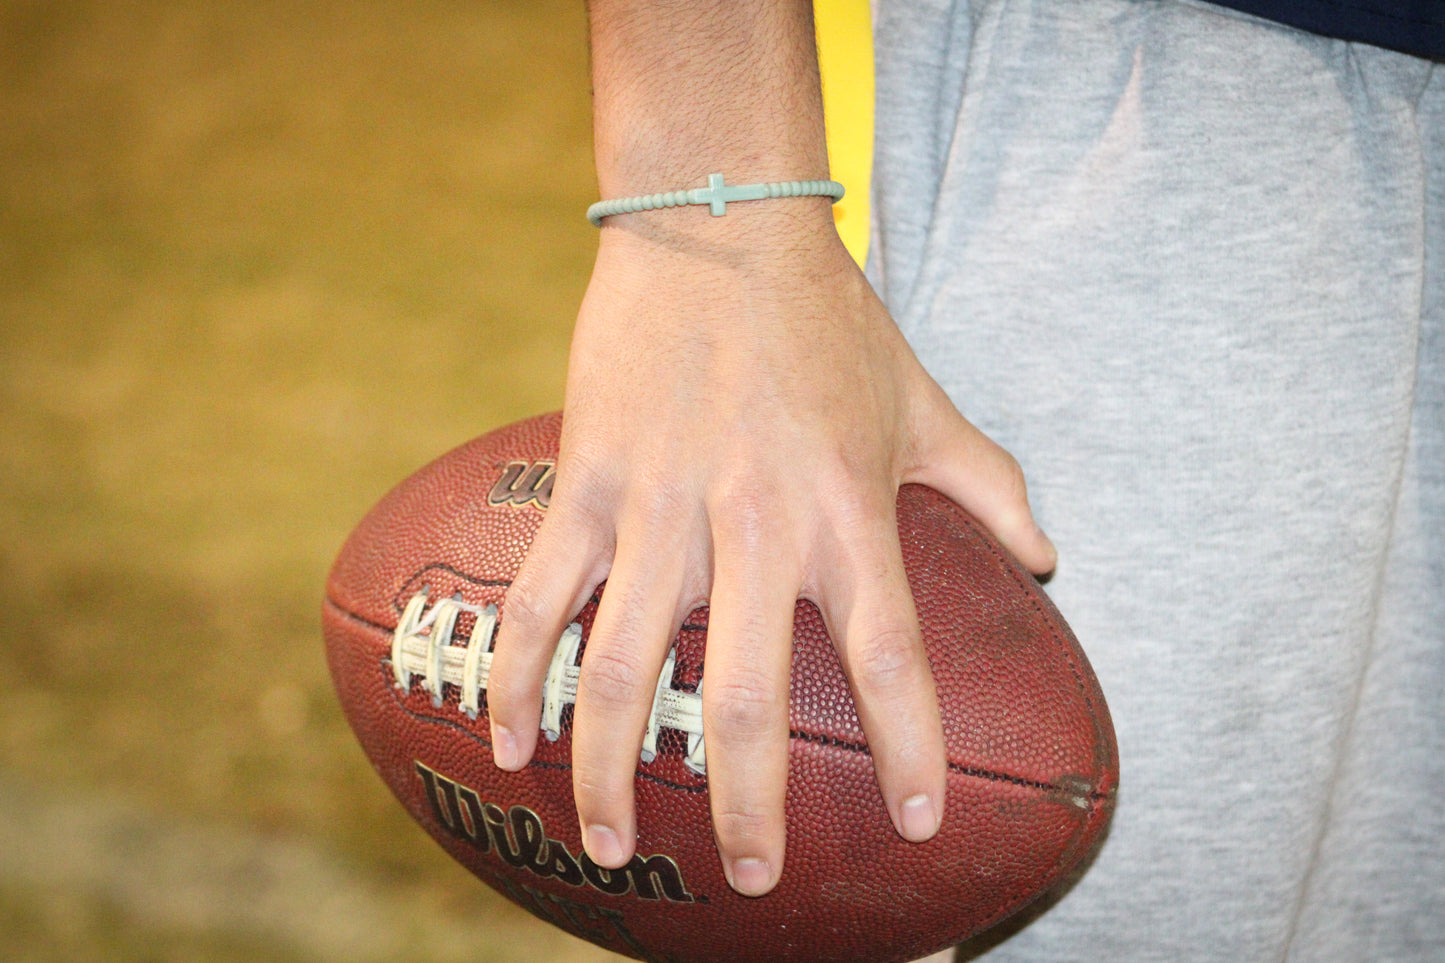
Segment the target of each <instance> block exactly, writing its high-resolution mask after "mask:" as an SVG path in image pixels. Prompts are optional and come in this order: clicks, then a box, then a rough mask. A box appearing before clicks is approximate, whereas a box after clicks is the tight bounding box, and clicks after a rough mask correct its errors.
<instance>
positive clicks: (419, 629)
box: [324, 414, 1118, 963]
mask: <svg viewBox="0 0 1445 963" xmlns="http://www.w3.org/2000/svg"><path fill="white" fill-rule="evenodd" d="M560 426H561V418H560V416H559V415H555V414H553V415H547V416H543V417H540V418H533V419H530V420H527V421H523V422H520V423H518V424H515V425H511V426H509V427H506V428H502V429H500V430H498V431H495V432H492V433H491V434H489V435H485V436H483V437H481V438H478V439H477V440H475V441H473V442H471V443H470V444H467V445H464V446H462V447H461V448H458V449H456V450H455V451H453V452H451V453H450V454H447V455H445V456H443V457H442V458H441V459H439V460H438V461H436V462H434V463H432V464H431V465H429V466H427V467H426V468H424V469H422V470H421V471H419V472H418V473H416V474H415V475H413V476H412V477H411V478H409V479H407V480H406V481H404V482H402V484H401V485H400V486H398V487H397V488H396V489H395V490H394V491H392V492H391V493H390V494H389V495H387V496H386V497H385V498H384V499H383V500H382V501H381V503H380V504H378V505H377V506H376V507H375V508H374V509H373V510H372V511H371V513H370V514H369V515H367V516H366V518H365V519H364V520H363V521H362V522H361V525H360V526H359V527H358V528H357V529H356V531H355V532H354V533H353V534H352V535H351V537H350V539H349V540H348V541H347V543H346V545H345V547H343V548H342V550H341V555H340V557H339V558H337V560H336V565H335V567H334V568H333V569H332V572H331V576H330V579H329V581H328V583H327V587H326V602H325V609H324V625H325V634H326V651H327V657H328V660H329V662H330V666H331V673H332V677H333V678H334V680H335V682H336V688H337V691H338V693H339V694H340V697H341V704H342V706H343V707H344V709H345V711H346V715H347V717H348V718H349V719H350V721H351V725H352V727H353V728H354V729H355V731H356V735H357V738H358V739H360V741H361V744H362V746H363V748H364V749H365V750H366V754H367V755H368V756H369V757H370V758H371V761H372V763H373V764H374V765H375V766H376V769H377V771H378V772H379V773H380V774H381V777H382V779H384V780H385V781H386V783H387V785H388V786H390V787H391V790H392V791H393V792H394V793H395V794H396V796H397V798H398V799H400V800H401V802H402V804H403V805H405V806H406V808H407V809H408V810H409V811H410V812H411V814H412V816H413V817H415V818H416V820H417V821H418V822H420V823H421V824H422V826H424V827H425V828H426V830H427V831H428V832H429V833H431V835H432V836H433V837H435V838H436V840H437V841H438V842H439V843H441V845H442V846H443V847H445V848H446V850H447V851H448V852H450V853H451V854H452V855H453V856H454V857H455V858H456V859H458V860H460V861H461V862H462V863H463V864H464V865H465V866H466V867H467V868H468V869H470V870H471V871H472V872H474V873H475V874H476V875H477V876H479V877H481V879H482V880H483V881H484V882H486V883H487V884H489V885H490V886H492V887H494V888H496V889H497V890H499V891H500V892H502V893H504V894H505V895H507V896H508V897H510V898H511V899H513V900H515V901H516V902H517V903H519V904H521V905H522V906H523V907H525V908H526V909H528V910H530V911H531V912H532V913H534V914H536V915H537V916H539V917H541V918H542V919H545V920H547V921H549V922H551V923H554V924H556V925H557V926H560V927H562V928H563V929H565V930H567V931H569V932H571V933H575V934H576V935H577V936H580V937H582V938H583V939H587V940H591V941H592V942H594V943H597V944H598V945H600V946H603V947H606V948H607V949H610V950H614V951H616V952H619V953H623V954H627V955H630V956H633V957H636V958H638V959H643V960H659V961H661V960H671V961H678V963H682V961H705V960H715V961H728V963H741V961H748V960H767V961H782V960H807V961H823V960H834V961H848V963H857V961H907V960H913V959H916V958H917V957H920V956H923V955H925V954H927V953H930V952H934V951H936V950H939V949H942V948H944V947H946V946H949V945H951V944H953V943H956V942H958V941H960V940H962V939H964V938H966V937H968V936H970V935H972V934H974V933H977V932H979V931H980V930H982V929H984V928H986V927H988V926H990V925H992V924H994V923H996V922H998V921H999V920H1001V919H1003V918H1004V917H1006V916H1009V915H1010V914H1012V913H1014V912H1015V911H1016V910H1018V909H1020V908H1021V907H1023V906H1025V905H1026V904H1028V903H1029V902H1030V901H1032V900H1034V899H1035V898H1036V897H1038V896H1039V895H1040V894H1041V893H1043V892H1045V891H1046V890H1047V889H1049V888H1050V887H1051V886H1052V885H1054V884H1056V883H1058V882H1059V881H1060V880H1061V879H1062V878H1063V877H1064V876H1065V875H1066V874H1068V872H1069V871H1070V870H1071V869H1072V868H1073V867H1075V866H1076V865H1077V864H1078V863H1079V861H1080V860H1081V859H1082V858H1083V857H1084V856H1085V855H1086V854H1088V853H1089V851H1090V850H1091V849H1092V847H1093V846H1094V844H1095V843H1096V842H1097V841H1098V839H1099V837H1100V833H1101V832H1102V830H1103V829H1104V827H1105V825H1106V824H1107V822H1108V819H1109V814H1110V812H1111V811H1112V809H1113V801H1114V793H1115V787H1116V784H1117V781H1118V763H1117V758H1116V750H1115V744H1114V732H1113V726H1112V724H1111V722H1110V719H1109V713H1108V710H1107V708H1106V707H1105V705H1104V697H1103V694H1102V693H1101V692H1100V690H1099V685H1098V682H1097V680H1096V679H1095V678H1094V674H1093V671H1092V670H1091V669H1090V667H1089V663H1088V661H1087V660H1086V659H1085V657H1084V653H1083V651H1082V650H1081V649H1080V648H1079V645H1078V642H1077V641H1076V640H1075V639H1074V636H1073V634H1072V633H1071V632H1070V631H1069V628H1068V626H1067V625H1065V623H1064V621H1063V619H1062V618H1061V617H1060V616H1059V614H1058V612H1057V611H1056V610H1055V609H1054V607H1053V605H1052V604H1051V603H1050V602H1049V600H1048V598H1047V596H1045V595H1044V593H1043V592H1042V591H1041V590H1040V589H1039V587H1038V585H1037V584H1036V583H1035V581H1034V579H1033V578H1032V577H1031V576H1030V575H1029V574H1028V573H1027V572H1025V571H1024V570H1023V569H1022V568H1021V567H1020V566H1019V564H1018V563H1017V562H1015V561H1014V559H1013V558H1012V557H1011V556H1010V555H1009V554H1008V553H1007V552H1005V551H1004V550H1003V549H1002V548H1000V547H999V545H998V543H997V542H995V541H994V539H993V538H992V537H991V536H990V535H989V534H988V533H986V532H985V531H984V530H983V529H982V528H981V527H980V526H979V525H978V524H977V523H976V522H975V521H974V520H973V519H972V518H971V517H970V516H969V515H968V514H967V513H965V512H964V511H963V510H962V509H960V508H959V507H958V506H956V505H954V504H953V503H952V502H950V501H949V500H948V499H946V498H944V497H943V496H942V495H939V494H938V493H936V492H934V491H932V490H931V489H928V488H923V487H921V486H917V485H907V486H904V488H903V489H902V491H900V492H899V495H898V526H899V532H900V535H901V537H902V543H903V555H904V562H905V565H906V567H907V571H908V576H909V582H910V584H911V585H912V587H913V595H914V598H915V600H916V602H917V606H918V613H919V618H920V620H921V623H922V628H923V637H924V640H925V642H926V644H927V649H928V656H929V659H930V661H931V663H932V666H933V674H934V678H935V680H936V681H937V684H938V693H939V702H940V708H941V710H942V714H943V724H944V730H945V733H946V745H947V749H948V768H949V772H948V801H947V807H946V811H945V816H944V819H943V826H942V829H941V830H940V832H939V834H938V835H937V836H936V837H935V838H934V839H932V840H931V841H929V842H927V843H923V844H914V843H908V842H905V841H904V840H903V839H902V838H900V837H899V835H898V834H897V833H896V832H895V831H894V829H893V826H892V824H891V823H890V822H889V818H888V813H887V811H886V810H885V808H884V805H883V799H882V796H881V795H880V793H879V790H878V784H877V781H876V778H875V776H874V772H873V762H872V758H871V757H870V756H869V753H868V742H867V739H866V738H865V737H864V735H863V731H862V729H861V727H860V726H859V723H858V719H857V716H856V714H855V712H854V708H853V702H852V698H851V697H850V695H849V691H848V685H847V683H846V681H845V680H844V676H843V671H842V668H841V667H840V664H839V661H838V657H837V655H836V653H835V652H834V649H833V646H832V643H831V642H830V641H829V639H828V635H827V633H826V632H825V631H824V628H823V622H822V619H821V618H820V616H819V614H818V612H817V610H816V609H815V608H813V606H812V605H810V604H808V603H806V602H799V603H798V606H797V612H796V620H795V624H794V634H795V644H794V648H793V662H792V683H791V684H792V706H791V725H790V727H791V730H792V742H791V747H790V764H791V768H790V771H789V778H788V793H787V825H788V837H787V846H788V855H787V859H786V861H785V864H784V868H783V873H782V877H781V879H780V881H779V882H778V885H777V887H776V888H775V889H774V890H773V891H772V892H771V893H770V894H768V895H767V896H763V897H761V898H749V897H744V896H739V895H737V894H736V893H734V892H733V891H732V890H730V889H729V888H728V886H727V883H726V882H725V880H724V878H723V873H722V867H721V864H720V862H719V859H718V854H717V849H716V847H715V845H714V842H713V837H712V830H711V822H710V819H709V814H708V790H707V775H706V752H705V749H706V743H705V740H704V739H703V738H702V725H701V696H699V695H698V690H699V688H700V687H701V686H702V685H703V681H704V648H705V644H706V638H707V622H708V616H707V610H706V609H700V610H698V611H697V612H695V613H693V614H692V615H691V617H690V618H689V619H688V621H687V623H686V624H685V625H684V626H683V627H682V631H681V632H680V633H679V634H678V637H677V640H676V644H675V647H674V649H673V653H672V655H671V656H670V657H669V659H668V663H667V666H666V667H665V669H664V671H663V674H662V678H661V680H660V682H659V685H658V689H657V698H656V701H655V703H654V712H653V717H652V720H651V722H650V723H649V726H648V730H647V733H646V736H645V739H644V751H643V754H642V756H643V758H642V759H641V760H640V761H639V765H638V769H637V779H636V804H637V825H638V840H637V855H636V856H634V857H633V859H632V861H631V862H630V863H629V864H628V865H627V866H626V867H624V868H622V869H618V870H606V869H602V868H601V867H599V866H597V865H596V864H594V863H593V862H591V860H589V859H588V858H587V857H586V855H585V854H584V853H583V851H582V846H581V835H580V830H579V828H578V824H577V815H576V811H575V809H574V807H573V799H572V778H571V771H570V770H571V737H570V726H571V717H572V709H571V702H572V700H573V698H574V697H575V693H576V685H577V664H578V662H579V661H580V660H581V659H585V658H586V649H587V634H588V631H589V630H590V628H591V625H592V619H593V616H594V614H595V612H596V608H597V597H595V596H594V598H593V599H592V600H591V601H590V602H589V603H588V604H587V605H586V606H585V607H584V608H583V610H582V611H581V612H580V613H579V614H578V615H577V617H576V619H575V621H574V623H573V626H572V627H570V628H569V629H568V630H567V631H566V632H565V633H564V634H563V636H562V638H561V640H560V641H559V644H558V647H557V651H556V655H555V657H554V658H553V661H552V667H551V670H550V671H549V673H548V677H547V683H546V687H545V706H546V708H545V711H544V717H543V720H542V725H543V728H544V730H546V735H547V738H546V739H543V740H540V741H539V744H538V749H537V753H536V756H535V758H534V760H533V762H532V763H531V764H530V765H529V766H527V768H526V769H524V770H523V771H521V772H518V773H508V772H503V771H502V770H500V769H498V768H496V766H495V765H493V763H492V751H491V744H490V740H489V734H488V721H487V698H486V679H487V673H488V669H489V667H490V661H491V657H490V652H489V650H490V647H491V641H492V637H493V634H494V631H495V627H496V624H497V621H498V619H504V618H506V590H507V586H508V584H509V581H510V579H511V578H512V576H513V574H514V573H515V572H516V571H517V568H518V565H519V564H520V563H521V561H522V557H523V555H524V553H525V552H526V550H527V546H528V544H529V543H530V541H531V538H532V536H533V533H534V532H535V531H536V529H537V525H538V523H539V522H540V521H541V519H542V513H543V512H544V511H545V510H546V507H547V503H548V500H549V498H550V495H551V490H552V479H553V466H554V464H555V461H556V457H557V439H558V431H559V428H560ZM599 591H600V590H599Z"/></svg>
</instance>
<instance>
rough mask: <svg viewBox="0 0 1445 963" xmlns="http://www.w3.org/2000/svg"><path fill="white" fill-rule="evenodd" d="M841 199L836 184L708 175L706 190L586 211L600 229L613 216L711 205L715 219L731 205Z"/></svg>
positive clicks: (649, 196) (650, 196)
mask: <svg viewBox="0 0 1445 963" xmlns="http://www.w3.org/2000/svg"><path fill="white" fill-rule="evenodd" d="M842 196H843V185H842V184H839V183H838V182H837V181H781V182H776V183H772V184H739V185H737V186H733V185H730V184H727V183H725V182H724V181H723V176H722V175H721V174H709V175H708V178H707V187H698V188H694V189H693V190H690V191H666V192H664V193H662V194H642V195H639V196H637V197H619V198H617V199H616V200H611V201H598V202H597V203H596V204H593V205H592V206H591V207H589V208H587V220H589V221H591V222H592V226H593V227H601V226H602V219H603V218H604V217H611V216H612V215H613V214H632V213H634V212H636V211H654V210H657V209H658V208H659V207H682V206H683V205H685V204H707V205H710V206H711V207H712V216H713V217H722V216H723V215H724V214H726V213H727V212H728V202H729V201H761V200H765V199H767V198H770V197H831V198H832V199H833V200H834V201H835V202H836V201H837V200H838V198H840V197H842Z"/></svg>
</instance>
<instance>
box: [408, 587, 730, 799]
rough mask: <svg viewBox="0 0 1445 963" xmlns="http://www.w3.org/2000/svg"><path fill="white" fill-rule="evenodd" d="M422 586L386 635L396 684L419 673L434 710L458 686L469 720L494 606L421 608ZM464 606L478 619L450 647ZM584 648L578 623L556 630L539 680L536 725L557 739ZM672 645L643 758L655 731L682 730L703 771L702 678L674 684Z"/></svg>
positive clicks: (483, 671) (487, 669)
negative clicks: (693, 687) (690, 685)
mask: <svg viewBox="0 0 1445 963" xmlns="http://www.w3.org/2000/svg"><path fill="white" fill-rule="evenodd" d="M426 604H427V592H426V591H425V590H423V591H421V592H418V593H417V594H415V595H413V596H412V597H411V600H410V601H408V602H407V603H406V608H405V609H403V610H402V613H401V619H400V621H398V622H397V625H396V631H395V632H394V633H392V637H391V668H392V672H393V673H394V675H395V678H396V686H397V688H398V689H401V690H402V691H404V692H405V691H410V689H411V682H412V676H421V686H422V689H424V690H425V691H427V692H429V693H431V700H432V705H433V706H435V707H437V708H440V707H441V705H442V698H443V686H446V685H453V686H456V687H457V689H458V691H459V692H460V697H459V701H460V704H461V709H462V711H463V712H464V713H466V715H467V717H468V718H470V719H475V718H476V717H477V713H478V712H479V711H480V709H481V694H482V692H483V691H484V690H485V689H486V688H487V677H488V676H489V675H490V674H491V671H492V637H493V636H494V635H495V634H496V631H497V607H496V606H495V605H488V606H487V607H486V608H483V607H481V606H479V605H472V604H469V603H467V602H463V601H462V600H461V599H459V598H456V597H453V598H446V599H438V600H437V602H436V604H435V605H433V606H432V607H431V609H430V610H427V607H426ZM463 612H470V613H471V614H473V615H475V616H476V617H477V621H476V624H474V625H473V626H472V631H471V634H470V635H469V636H468V638H467V641H466V643H465V644H464V645H452V644H451V642H452V633H453V630H454V629H455V628H456V624H457V618H458V617H459V616H460V615H461V614H462V613H463ZM581 647H582V626H581V625H579V624H577V623H576V622H573V623H572V624H571V625H569V626H567V628H566V629H565V630H564V631H563V632H562V638H561V639H559V640H558V641H557V648H556V649H555V650H553V652H552V664H551V665H550V666H549V667H548V669H547V680H546V682H545V683H544V684H543V686H542V731H543V732H544V733H546V736H547V739H548V740H549V741H552V742H556V741H557V739H558V738H560V737H561V735H562V709H563V707H564V706H567V705H571V704H573V703H575V702H576V701H577V679H578V677H579V676H580V675H581V669H580V668H578V665H577V654H578V651H579V650H580V649H581ZM676 659H677V652H676V650H672V651H669V652H668V653H667V661H666V663H664V664H663V666H662V674H661V675H659V676H658V678H657V688H656V690H655V691H654V693H653V697H652V712H651V713H650V714H649V715H648V717H647V731H646V733H644V735H643V737H642V761H643V762H652V760H653V759H655V758H657V734H658V731H659V730H661V729H676V730H678V731H679V732H683V733H686V734H687V756H686V758H685V759H684V760H683V761H684V762H686V763H687V767H688V768H689V769H691V770H692V771H693V772H696V773H706V772H707V758H706V754H705V752H704V749H703V739H702V682H701V680H699V682H698V685H697V691H696V692H687V691H684V690H682V689H674V688H673V687H672V683H673V678H672V673H673V667H674V665H675V663H676Z"/></svg>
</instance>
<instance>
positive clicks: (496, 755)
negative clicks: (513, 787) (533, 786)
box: [492, 725, 517, 769]
mask: <svg viewBox="0 0 1445 963" xmlns="http://www.w3.org/2000/svg"><path fill="white" fill-rule="evenodd" d="M492 759H493V760H494V761H495V762H496V763H497V765H498V767H500V768H502V769H516V768H517V737H516V736H514V735H512V730H510V729H508V728H506V727H505V726H496V725H494V726H492Z"/></svg>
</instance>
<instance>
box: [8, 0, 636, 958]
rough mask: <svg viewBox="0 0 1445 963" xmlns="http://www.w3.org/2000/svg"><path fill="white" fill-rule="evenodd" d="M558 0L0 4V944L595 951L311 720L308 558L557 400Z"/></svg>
mask: <svg viewBox="0 0 1445 963" xmlns="http://www.w3.org/2000/svg"><path fill="white" fill-rule="evenodd" d="M588 111H589V104H588V89H587V75H586V46H585V15H584V12H583V6H582V4H580V3H577V2H576V0H558V2H554V0H487V2H485V3H475V2H442V0H409V2H405V3H403V2H388V0H352V2H331V0H303V2H279V0H277V2H264V0H252V2H243V0H237V2H224V3H222V2H212V3H205V2H184V0H172V2H160V0H150V2H148V0H139V2H137V0H127V2H122V3H104V2H74V0H64V2H5V3H3V4H0V374H3V377H0V619H3V634H0V827H3V828H0V960H6V961H22V960H23V961H52V960H53V961H61V960H64V961H77V960H106V961H129V960H136V961H140V960H201V961H205V960H218V961H219V960H227V961H229V960H254V959H268V960H282V961H284V960H297V961H300V960H331V959H343V958H345V959H348V960H353V961H355V960H371V959H377V960H381V959H386V960H398V961H403V960H419V961H420V960H433V961H435V960H453V959H455V960H461V959H466V960H470V961H489V960H498V961H502V960H507V961H512V960H567V961H572V960H575V961H583V960H601V959H607V958H609V957H608V955H607V954H604V953H602V952H601V951H598V950H595V949H593V948H591V947H589V946H587V945H586V944H583V943H580V942H578V941H576V940H573V939H571V938H570V937H567V936H565V935H563V934H561V933H560V932H558V931H555V930H552V929H551V928H549V927H545V926H543V925H542V924H540V923H535V922H533V921H532V919H531V917H529V916H527V915H526V914H524V913H523V912H522V911H520V910H517V909H514V908H513V907H512V906H511V905H510V904H507V903H505V902H503V901H502V900H500V899H499V898H493V897H492V896H491V894H490V891H488V890H486V889H485V887H482V886H480V885H478V884H477V883H476V882H475V881H474V880H473V879H472V878H471V877H470V876H469V875H467V874H466V873H465V872H464V871H462V870H460V869H458V868H456V867H455V866H453V864H452V863H451V861H450V860H449V859H448V858H447V857H445V856H444V855H443V854H442V853H441V851H440V850H439V849H438V848H437V847H436V846H434V845H433V844H431V843H430V842H429V841H428V840H426V839H425V838H424V836H423V835H422V834H421V832H420V831H419V830H418V829H416V828H415V827H414V826H413V825H412V824H411V822H410V820H409V819H408V818H407V817H406V816H405V815H404V814H403V813H402V812H401V810H400V808H399V807H397V806H396V804H395V803H394V802H393V800H392V799H391V798H390V796H389V794H388V793H387V792H386V790H385V788H384V787H383V786H382V785H381V783H380V781H379V780H378V779H377V778H376V777H375V775H374V774H373V773H372V772H371V770H370V767H369V766H368V765H367V763H366V762H365V760H364V759H363V757H362V755H361V753H360V750H359V749H358V748H357V747H356V746H355V744H354V741H353V740H352V738H351V735H350V733H349V731H348V730H347V728H346V724H345V721H344V720H343V719H342V717H341V715H340V713H339V710H338V709H337V708H336V706H335V701H334V698H333V696H332V694H331V687H330V682H329V680H328V678H327V676H326V669H325V665H324V662H323V658H322V652H321V645H320V637H319V630H318V612H319V603H320V595H321V586H322V581H323V579H324V576H325V571H326V568H327V566H328V565H329V563H330V559H331V556H332V554H333V553H334V552H335V550H336V548H337V547H338V546H339V544H340V541H341V539H342V538H343V537H344V535H345V534H346V532H347V531H348V530H349V529H350V527H351V526H352V525H353V524H354V523H355V521H356V520H357V519H358V518H359V517H360V515H361V514H362V513H363V512H364V511H365V509H366V508H368V507H369V506H370V505H371V503H372V502H374V501H375V500H376V499H377V498H378V497H379V496H380V495H381V494H382V493H383V492H384V491H385V490H386V489H387V488H388V487H390V485H392V484H393V483H395V482H396V481H397V480H398V479H400V478H401V477H402V476H404V475H405V474H407V473H409V472H410V471H411V470H413V469H414V468H416V467H417V466H419V465H420V464H422V463H423V462H425V461H427V460H429V459H430V458H432V457H434V456H436V455H437V454H439V453H440V452H442V451H443V450H445V449H447V448H448V447H450V446H452V445H454V444H457V443H460V442H461V441H463V440H465V439H467V438H469V437H471V436H472V435H475V434H477V433H479V432H480V431H482V430H484V429H487V428H490V427H493V426H495V425H498V424H502V423H505V422H507V421H510V420H513V419H516V418H519V417H522V416H525V415H528V414H533V413H536V412H539V411H543V410H548V409H551V408H555V407H557V406H559V405H560V402H561V388H562V378H563V373H564V366H565V359H566V346H567V339H568V336H569V333H570V326H571V317H572V315H573V314H574V313H575V309H576V303H577V301H578V300H579V299H580V297H581V293H582V290H583V287H584V285H585V282H586V277H587V272H588V270H589V268H590V262H591V255H592V251H593V249H594V244H595V239H594V235H593V232H592V229H591V228H590V227H589V226H588V225H587V224H586V222H585V220H584V219H583V218H582V217H581V216H580V212H581V211H582V210H584V209H585V207H586V205H587V204H588V203H589V202H590V201H591V200H593V199H594V197H593V195H594V191H595V187H594V184H595V180H594V177H593V174H592V164H591V144H590V133H589V114H588Z"/></svg>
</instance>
